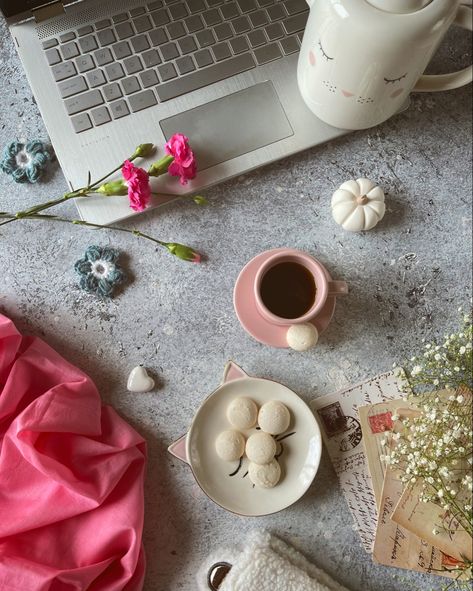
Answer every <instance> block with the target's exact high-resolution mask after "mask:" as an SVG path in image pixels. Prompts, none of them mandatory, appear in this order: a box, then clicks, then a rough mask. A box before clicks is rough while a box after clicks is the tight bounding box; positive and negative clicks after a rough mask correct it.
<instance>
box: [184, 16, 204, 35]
mask: <svg viewBox="0 0 473 591" xmlns="http://www.w3.org/2000/svg"><path fill="white" fill-rule="evenodd" d="M184 22H185V24H186V27H187V30H188V32H189V33H195V32H196V31H202V29H203V28H204V25H203V23H202V19H201V18H200V16H199V15H198V14H195V15H193V16H190V17H189V18H187V19H186V20H185V21H184Z"/></svg>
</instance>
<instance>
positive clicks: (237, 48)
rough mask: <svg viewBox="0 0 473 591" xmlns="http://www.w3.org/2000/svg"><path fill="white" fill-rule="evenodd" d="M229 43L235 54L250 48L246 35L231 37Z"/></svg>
mask: <svg viewBox="0 0 473 591" xmlns="http://www.w3.org/2000/svg"><path fill="white" fill-rule="evenodd" d="M255 32H256V31H255ZM250 34H251V33H250ZM229 43H230V47H231V48H232V51H233V53H234V54H238V53H243V52H244V51H247V50H248V49H249V45H248V40H247V39H246V37H245V36H244V35H242V36H241V37H235V38H234V39H230V41H229Z"/></svg>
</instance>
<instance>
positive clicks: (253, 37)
mask: <svg viewBox="0 0 473 591" xmlns="http://www.w3.org/2000/svg"><path fill="white" fill-rule="evenodd" d="M248 41H249V42H250V45H251V47H259V46H260V45H264V44H265V43H267V40H266V36H265V34H264V32H263V30H262V29H257V30H256V31H251V33H248Z"/></svg>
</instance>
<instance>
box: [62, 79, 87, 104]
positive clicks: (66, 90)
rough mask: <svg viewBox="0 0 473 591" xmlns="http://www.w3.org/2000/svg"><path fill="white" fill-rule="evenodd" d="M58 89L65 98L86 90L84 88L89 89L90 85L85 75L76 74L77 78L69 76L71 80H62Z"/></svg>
mask: <svg viewBox="0 0 473 591" xmlns="http://www.w3.org/2000/svg"><path fill="white" fill-rule="evenodd" d="M58 89H59V92H60V94H61V97H62V98H64V99H65V98H69V97H70V96H74V95H75V94H79V93H80V92H84V90H88V89H89V87H88V86H87V82H86V81H85V79H84V77H83V76H76V77H75V78H69V80H64V82H60V83H59V84H58Z"/></svg>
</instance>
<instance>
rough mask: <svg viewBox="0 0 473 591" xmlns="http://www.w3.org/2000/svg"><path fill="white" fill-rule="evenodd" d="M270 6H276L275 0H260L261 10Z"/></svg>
mask: <svg viewBox="0 0 473 591" xmlns="http://www.w3.org/2000/svg"><path fill="white" fill-rule="evenodd" d="M270 4H274V0H258V5H259V6H261V8H264V7H266V6H269V5H270Z"/></svg>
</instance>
